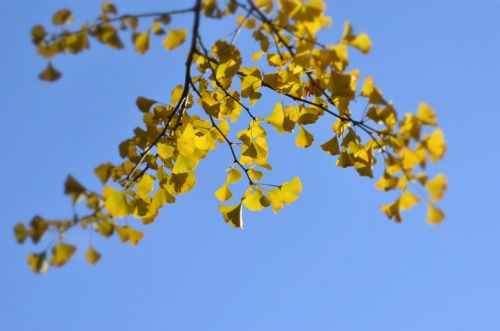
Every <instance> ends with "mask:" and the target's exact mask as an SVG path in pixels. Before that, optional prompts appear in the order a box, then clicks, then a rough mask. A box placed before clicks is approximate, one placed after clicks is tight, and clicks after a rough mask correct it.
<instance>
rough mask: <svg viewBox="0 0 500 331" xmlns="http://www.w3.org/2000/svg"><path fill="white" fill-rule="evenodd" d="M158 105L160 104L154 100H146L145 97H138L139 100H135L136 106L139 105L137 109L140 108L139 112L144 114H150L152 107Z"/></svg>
mask: <svg viewBox="0 0 500 331" xmlns="http://www.w3.org/2000/svg"><path fill="white" fill-rule="evenodd" d="M156 103H158V102H156V101H155V100H152V99H148V98H144V97H137V99H136V100H135V104H136V105H137V108H139V110H140V111H141V112H143V113H147V112H149V110H150V109H151V106H153V105H154V104H156Z"/></svg>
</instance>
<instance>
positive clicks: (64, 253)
mask: <svg viewBox="0 0 500 331" xmlns="http://www.w3.org/2000/svg"><path fill="white" fill-rule="evenodd" d="M75 251H76V247H75V246H73V245H68V244H65V243H59V244H57V245H55V246H54V247H52V258H51V259H50V262H49V263H50V264H51V265H53V266H55V267H62V266H63V265H65V264H66V262H68V260H69V259H70V258H71V256H72V255H73V253H75Z"/></svg>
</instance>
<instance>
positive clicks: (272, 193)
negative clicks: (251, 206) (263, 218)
mask: <svg viewBox="0 0 500 331" xmlns="http://www.w3.org/2000/svg"><path fill="white" fill-rule="evenodd" d="M267 195H268V196H269V201H270V202H271V205H272V207H273V212H274V213H276V212H278V211H279V210H280V209H282V208H283V206H284V202H283V200H284V196H283V194H282V193H281V189H280V188H275V189H272V190H269V191H267Z"/></svg>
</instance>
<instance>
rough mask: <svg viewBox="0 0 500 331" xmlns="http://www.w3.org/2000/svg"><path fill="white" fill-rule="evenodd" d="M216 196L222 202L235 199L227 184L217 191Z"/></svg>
mask: <svg viewBox="0 0 500 331" xmlns="http://www.w3.org/2000/svg"><path fill="white" fill-rule="evenodd" d="M215 196H216V197H217V199H219V200H220V201H227V200H229V199H231V198H232V197H233V194H232V193H231V191H230V190H229V187H228V186H227V182H225V183H224V184H222V186H221V187H220V188H219V189H218V190H217V191H215Z"/></svg>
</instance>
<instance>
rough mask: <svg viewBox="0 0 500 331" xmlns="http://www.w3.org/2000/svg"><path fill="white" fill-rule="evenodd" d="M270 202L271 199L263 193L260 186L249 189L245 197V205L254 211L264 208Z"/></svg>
mask: <svg viewBox="0 0 500 331" xmlns="http://www.w3.org/2000/svg"><path fill="white" fill-rule="evenodd" d="M270 203H271V202H270V201H269V199H268V198H267V197H266V196H265V195H263V194H262V190H261V189H259V188H256V189H250V190H248V191H247V193H246V194H245V198H244V199H243V204H244V205H245V207H247V208H248V209H249V210H252V211H259V210H262V209H264V208H266V207H267V206H269V204H270Z"/></svg>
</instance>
